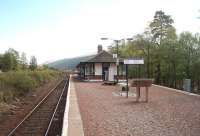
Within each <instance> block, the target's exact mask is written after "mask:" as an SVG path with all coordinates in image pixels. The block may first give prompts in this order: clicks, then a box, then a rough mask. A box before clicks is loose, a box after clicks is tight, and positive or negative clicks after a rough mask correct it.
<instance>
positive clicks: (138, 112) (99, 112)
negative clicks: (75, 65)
mask: <svg viewBox="0 0 200 136" xmlns="http://www.w3.org/2000/svg"><path fill="white" fill-rule="evenodd" d="M75 88H76V92H77V96H78V102H79V107H80V112H81V116H82V121H83V128H84V134H85V136H200V97H197V96H191V95H187V94H182V93H179V92H175V91H173V90H170V89H167V88H161V87H157V86H152V87H151V88H150V90H149V102H148V103H145V102H143V101H140V102H139V103H136V102H135V98H134V97H130V98H128V99H127V98H125V97H115V96H114V95H113V92H118V91H119V89H120V88H119V86H105V85H102V84H101V83H91V82H89V83H88V82H75ZM130 90H132V91H133V92H134V90H135V89H134V88H131V89H130ZM143 91H144V90H143V89H142V93H143Z"/></svg>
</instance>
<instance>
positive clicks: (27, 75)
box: [0, 70, 60, 102]
mask: <svg viewBox="0 0 200 136" xmlns="http://www.w3.org/2000/svg"><path fill="white" fill-rule="evenodd" d="M59 74H60V72H58V71H53V70H40V71H36V70H35V71H10V72H5V73H1V74H0V102H1V101H4V102H8V101H10V100H12V99H14V98H15V97H17V96H19V95H23V94H25V93H27V92H28V91H30V90H34V89H35V88H36V87H39V86H41V85H43V84H44V83H46V82H48V81H50V80H52V79H54V78H56V77H58V76H59Z"/></svg>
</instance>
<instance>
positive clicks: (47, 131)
mask: <svg viewBox="0 0 200 136" xmlns="http://www.w3.org/2000/svg"><path fill="white" fill-rule="evenodd" d="M67 84H68V80H67V81H66V83H65V86H64V88H63V90H62V93H61V95H60V97H59V100H58V103H57V105H56V108H55V110H54V112H53V115H52V117H51V120H50V122H49V125H48V128H47V130H46V133H45V135H44V136H47V135H48V133H49V130H50V127H51V124H52V122H53V119H54V117H55V114H56V112H57V109H58V106H59V104H60V101H61V99H62V96H63V93H64V91H65V89H66V86H67Z"/></svg>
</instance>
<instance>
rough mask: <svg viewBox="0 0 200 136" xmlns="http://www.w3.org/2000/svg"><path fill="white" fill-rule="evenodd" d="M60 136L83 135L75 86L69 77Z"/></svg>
mask: <svg viewBox="0 0 200 136" xmlns="http://www.w3.org/2000/svg"><path fill="white" fill-rule="evenodd" d="M62 136H84V131H83V125H82V119H81V115H80V111H79V106H78V101H77V95H76V91H75V86H74V83H73V81H72V77H70V81H69V89H68V96H67V103H66V107H65V114H64V120H63V130H62Z"/></svg>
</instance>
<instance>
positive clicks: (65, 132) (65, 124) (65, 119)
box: [61, 75, 71, 136]
mask: <svg viewBox="0 0 200 136" xmlns="http://www.w3.org/2000/svg"><path fill="white" fill-rule="evenodd" d="M70 82H71V75H70V78H69V85H68V92H67V101H66V105H65V112H64V117H63V127H62V134H61V136H68V116H69V103H70V100H69V98H70V91H71V87H70V86H71V84H70Z"/></svg>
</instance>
